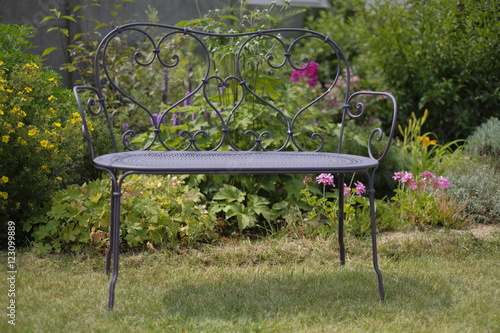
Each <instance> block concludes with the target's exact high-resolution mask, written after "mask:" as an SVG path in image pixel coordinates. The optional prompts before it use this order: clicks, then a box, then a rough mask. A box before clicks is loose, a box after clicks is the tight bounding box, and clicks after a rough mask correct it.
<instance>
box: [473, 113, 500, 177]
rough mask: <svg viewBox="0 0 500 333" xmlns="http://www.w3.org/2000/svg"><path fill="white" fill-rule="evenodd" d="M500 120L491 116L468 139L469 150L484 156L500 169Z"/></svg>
mask: <svg viewBox="0 0 500 333" xmlns="http://www.w3.org/2000/svg"><path fill="white" fill-rule="evenodd" d="M499 133H500V120H499V119H498V118H491V119H489V120H488V121H487V122H485V123H484V124H482V125H481V126H480V127H478V128H477V129H476V130H475V131H474V133H473V134H472V135H471V136H470V137H469V138H468V139H467V149H466V151H467V152H470V153H472V154H474V155H478V156H483V157H485V159H486V160H487V161H491V163H492V164H493V167H494V168H495V170H500V135H499Z"/></svg>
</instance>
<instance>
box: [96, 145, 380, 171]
mask: <svg viewBox="0 0 500 333" xmlns="http://www.w3.org/2000/svg"><path fill="white" fill-rule="evenodd" d="M94 163H95V164H96V165H97V166H100V167H103V168H108V169H120V170H134V171H138V172H154V173H158V172H159V173H167V174H198V173H203V174H204V173H224V174H240V173H247V174H254V173H285V174H286V173H321V172H337V171H343V172H355V171H362V170H366V169H369V168H375V167H377V166H378V161H377V160H376V159H372V158H368V157H363V156H354V155H348V154H334V153H322V152H286V151H281V152H267V151H236V152H235V151H151V150H148V151H130V152H121V153H115V154H107V155H101V156H99V157H97V158H96V159H95V160H94Z"/></svg>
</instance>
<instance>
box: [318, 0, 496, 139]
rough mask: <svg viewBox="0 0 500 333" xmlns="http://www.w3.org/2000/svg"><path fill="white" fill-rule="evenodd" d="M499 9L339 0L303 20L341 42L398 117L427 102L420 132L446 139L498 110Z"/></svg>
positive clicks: (445, 0)
mask: <svg viewBox="0 0 500 333" xmlns="http://www.w3.org/2000/svg"><path fill="white" fill-rule="evenodd" d="M499 8H500V2H499V1H498V0H493V1H474V0H467V1H460V2H457V1H454V0H439V1H421V0H409V1H404V2H401V1H396V0H390V1H382V0H380V1H375V2H374V3H373V5H372V6H366V5H365V2H364V1H354V2H351V1H341V2H340V4H339V2H335V7H334V9H333V10H332V11H331V12H325V13H322V14H321V15H320V16H319V17H315V18H312V19H311V20H310V22H309V25H310V27H311V28H312V29H318V30H319V31H323V32H324V33H325V34H328V35H330V37H331V38H333V39H334V40H337V41H339V42H341V44H340V45H347V51H348V53H349V54H350V58H351V59H352V64H353V67H354V68H355V69H356V71H357V74H358V75H359V76H360V77H362V78H363V79H365V80H367V81H368V82H369V83H370V84H371V85H372V86H373V89H382V88H384V89H387V88H385V87H389V89H390V90H391V91H392V92H393V93H394V95H395V97H396V99H397V101H398V104H399V107H400V115H401V117H400V118H399V119H400V121H406V120H407V119H409V118H410V117H411V113H412V112H415V113H416V114H417V116H421V115H422V114H423V112H424V110H426V109H428V110H429V117H428V121H427V122H426V124H425V126H424V128H423V131H424V132H434V133H437V134H438V136H440V137H441V138H444V139H445V140H446V141H452V140H454V139H459V138H465V137H467V136H468V135H470V134H471V133H472V131H473V129H474V128H475V127H477V126H478V125H479V124H481V123H483V122H484V121H486V120H487V119H488V118H489V117H490V116H491V115H495V114H498V110H499V107H500V102H499V101H500V88H499V84H498V83H499V82H500V63H499V62H498V59H499V58H500V48H499V47H498V45H499V43H500V38H499V36H500V19H499V18H500V11H499ZM318 52H319V53H321V48H318Z"/></svg>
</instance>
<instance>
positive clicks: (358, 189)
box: [354, 182, 366, 194]
mask: <svg viewBox="0 0 500 333" xmlns="http://www.w3.org/2000/svg"><path fill="white" fill-rule="evenodd" d="M354 185H355V186H356V188H355V189H354V193H356V194H363V193H366V187H365V185H364V184H363V183H362V182H355V183H354Z"/></svg>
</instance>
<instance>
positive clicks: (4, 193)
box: [0, 192, 9, 200]
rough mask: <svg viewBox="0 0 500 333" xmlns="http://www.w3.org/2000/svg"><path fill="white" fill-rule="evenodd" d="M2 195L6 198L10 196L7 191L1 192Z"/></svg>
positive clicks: (0, 195)
mask: <svg viewBox="0 0 500 333" xmlns="http://www.w3.org/2000/svg"><path fill="white" fill-rule="evenodd" d="M0 197H3V198H4V199H5V200H7V198H8V197H9V193H7V192H0Z"/></svg>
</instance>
